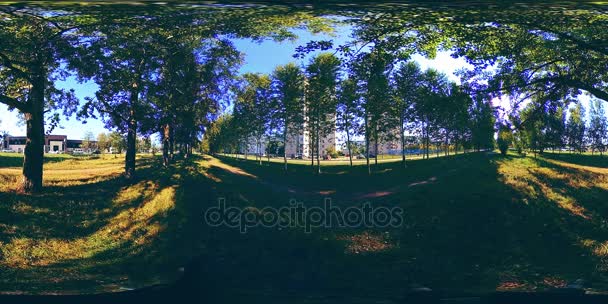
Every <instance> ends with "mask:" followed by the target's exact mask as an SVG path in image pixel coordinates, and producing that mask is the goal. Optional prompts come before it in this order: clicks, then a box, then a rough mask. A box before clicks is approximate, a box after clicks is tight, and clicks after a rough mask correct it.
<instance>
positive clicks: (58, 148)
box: [2, 135, 97, 153]
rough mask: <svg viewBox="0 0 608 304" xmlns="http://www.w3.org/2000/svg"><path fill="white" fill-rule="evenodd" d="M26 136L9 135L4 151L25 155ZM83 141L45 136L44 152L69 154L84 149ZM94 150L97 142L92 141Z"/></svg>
mask: <svg viewBox="0 0 608 304" xmlns="http://www.w3.org/2000/svg"><path fill="white" fill-rule="evenodd" d="M26 141H27V137H25V136H10V135H7V136H5V138H4V141H3V142H2V145H3V146H2V149H3V150H13V151H15V152H17V153H23V151H24V150H25V143H26ZM82 143H83V140H80V139H68V137H67V136H66V135H45V136H44V152H45V153H49V152H54V153H69V152H72V151H73V150H74V149H77V148H82ZM90 143H91V146H92V149H97V141H90Z"/></svg>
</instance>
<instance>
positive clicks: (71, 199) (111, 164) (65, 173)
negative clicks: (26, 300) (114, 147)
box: [0, 155, 185, 293]
mask: <svg viewBox="0 0 608 304" xmlns="http://www.w3.org/2000/svg"><path fill="white" fill-rule="evenodd" d="M10 157H13V156H12V155H11V156H10ZM155 163H156V162H155V161H152V159H151V158H150V157H149V156H143V157H138V172H140V174H141V176H140V179H139V181H137V182H135V183H128V182H124V181H122V179H121V177H120V174H121V173H122V172H123V166H124V160H123V159H122V157H120V158H118V157H117V158H114V157H113V156H109V157H108V156H106V157H100V158H73V157H65V159H64V160H62V161H61V162H55V163H47V164H46V165H45V175H44V178H45V181H44V185H45V191H44V192H43V193H41V194H36V195H26V194H21V193H19V192H14V191H13V189H15V188H13V187H15V186H16V185H15V183H16V182H17V180H18V178H19V174H20V170H18V169H16V168H0V170H3V171H2V173H3V175H0V176H2V177H3V179H5V180H11V179H13V180H14V181H15V183H13V184H10V183H8V184H3V185H2V186H3V187H2V189H0V198H2V205H0V213H3V214H4V216H1V218H0V222H2V224H1V225H0V268H3V269H7V270H10V271H8V272H7V271H5V272H0V286H3V287H2V288H1V289H0V292H9V291H10V292H15V291H19V290H13V289H14V288H23V286H24V285H22V284H24V283H25V282H30V283H29V284H30V287H27V288H26V289H25V290H24V291H26V292H61V293H73V292H83V291H86V290H89V291H90V292H91V291H92V292H99V291H113V290H116V289H117V288H119V287H120V286H119V285H120V284H126V285H128V286H130V287H134V286H141V285H142V284H144V285H147V284H151V283H153V282H155V281H158V280H159V279H160V278H159V277H158V275H161V276H165V277H167V276H168V277H172V276H175V275H176V274H177V273H176V272H175V269H176V268H177V266H175V268H174V269H172V270H171V271H169V272H167V274H162V273H160V274H157V275H154V271H155V270H154V269H155V268H158V267H166V266H167V265H164V263H166V262H167V261H170V260H172V258H170V257H169V256H167V255H166V254H167V253H168V252H169V251H168V249H163V248H165V247H166V246H169V245H168V244H169V243H170V242H172V240H171V239H172V237H171V236H170V235H167V233H168V232H166V230H167V228H168V227H169V226H168V225H169V223H170V222H171V223H179V222H180V221H181V220H176V219H175V215H174V214H172V212H174V211H175V209H176V208H179V207H177V206H176V191H177V187H178V185H179V181H180V180H179V179H172V178H175V177H176V176H177V175H176V174H170V172H167V174H170V175H169V176H166V177H164V176H163V172H162V170H159V168H158V167H156V168H151V166H155ZM143 172H148V173H143ZM178 213H183V211H178ZM184 220H185V219H184ZM172 229H173V230H175V228H172ZM180 256H182V254H178V255H176V258H179V257H180ZM183 262H184V261H180V263H183ZM142 263H143V264H146V263H149V264H150V266H152V265H157V266H154V267H150V268H149V269H143V270H141V271H138V270H135V269H132V267H133V266H134V265H141V264H142ZM159 263H160V264H159ZM175 263H176V261H174V262H171V264H173V265H175ZM124 267H127V269H123V268H124ZM104 269H105V270H104ZM149 272H152V274H151V275H148V276H147V277H146V276H145V275H144V277H143V278H140V279H138V280H135V281H133V280H132V279H129V280H128V282H123V283H120V282H121V281H123V279H124V278H128V277H129V275H128V274H129V273H131V274H137V273H149ZM156 272H158V271H156ZM165 279H166V278H165ZM76 282H81V283H76ZM15 284H16V285H15ZM11 286H14V287H11ZM17 286H21V287H17ZM53 286H54V287H53ZM111 286H113V287H111ZM12 288H13V289H12Z"/></svg>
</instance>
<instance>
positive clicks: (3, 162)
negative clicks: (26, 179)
mask: <svg viewBox="0 0 608 304" xmlns="http://www.w3.org/2000/svg"><path fill="white" fill-rule="evenodd" d="M70 159H73V158H71V157H63V156H52V157H49V156H47V155H45V157H44V163H45V164H50V163H59V162H63V161H66V160H70ZM21 166H23V154H8V155H7V154H0V168H6V167H21Z"/></svg>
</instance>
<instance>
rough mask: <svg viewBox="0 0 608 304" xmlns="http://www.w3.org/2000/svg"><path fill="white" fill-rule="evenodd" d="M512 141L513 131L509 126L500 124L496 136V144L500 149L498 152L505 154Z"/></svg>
mask: <svg viewBox="0 0 608 304" xmlns="http://www.w3.org/2000/svg"><path fill="white" fill-rule="evenodd" d="M512 142H513V132H512V131H511V128H509V126H507V125H505V124H501V125H500V127H498V136H497V139H496V144H497V145H498V150H500V154H502V155H507V151H508V150H509V147H510V146H511V143H512Z"/></svg>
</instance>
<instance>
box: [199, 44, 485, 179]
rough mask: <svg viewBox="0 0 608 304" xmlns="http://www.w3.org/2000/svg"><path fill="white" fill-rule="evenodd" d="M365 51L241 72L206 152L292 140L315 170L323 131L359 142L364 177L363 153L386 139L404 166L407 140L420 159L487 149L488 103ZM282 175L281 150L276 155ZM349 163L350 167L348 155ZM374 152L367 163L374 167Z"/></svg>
mask: <svg viewBox="0 0 608 304" xmlns="http://www.w3.org/2000/svg"><path fill="white" fill-rule="evenodd" d="M382 55H383V54H377V53H374V52H370V53H368V54H367V56H366V57H365V58H362V60H357V61H349V60H344V59H342V60H340V59H339V58H338V57H336V56H334V55H332V54H330V53H321V54H319V55H316V56H314V57H312V59H311V60H310V61H309V63H308V64H307V65H306V66H305V67H304V68H299V67H298V66H296V65H295V64H293V63H290V64H287V65H283V66H278V67H276V68H275V70H274V71H273V72H272V74H270V75H265V74H245V75H243V77H242V79H241V80H242V81H241V83H240V86H239V89H238V90H237V94H236V98H235V104H234V108H233V111H232V113H230V114H227V115H224V116H222V117H220V118H219V119H218V120H217V121H215V122H214V123H213V124H212V125H211V127H210V129H209V132H207V133H206V134H205V139H204V148H205V149H206V150H208V151H209V152H211V153H217V152H227V153H235V152H238V151H240V150H242V149H245V151H247V149H248V146H249V145H250V144H251V143H253V144H254V145H257V146H258V150H262V149H263V147H262V144H263V143H264V142H265V140H264V139H265V138H266V139H269V138H280V139H282V142H283V147H285V146H286V145H287V142H288V141H289V140H291V141H293V140H295V138H296V137H297V136H299V135H305V136H308V139H309V143H311V145H310V148H311V152H312V153H311V156H313V157H311V166H315V163H314V162H315V160H316V170H315V171H316V172H320V169H321V167H320V158H321V156H322V152H323V151H320V147H321V143H320V141H321V139H322V138H324V136H325V135H327V134H328V133H329V132H339V133H340V134H344V135H345V138H346V143H345V144H346V147H347V148H348V149H350V148H351V147H352V146H353V138H356V137H360V136H363V137H364V138H365V146H366V147H365V151H366V154H367V166H368V171H369V172H371V163H370V155H371V153H370V150H373V151H378V147H379V145H381V144H382V143H383V142H386V141H395V140H398V141H399V142H400V150H401V155H402V161H403V164H404V166H405V162H406V157H405V155H406V153H405V148H406V135H407V134H412V135H416V136H418V137H420V138H421V139H422V146H423V150H424V156H425V157H426V158H428V157H429V153H430V148H431V145H439V146H440V147H441V148H442V150H444V151H445V153H449V150H450V147H452V148H453V150H454V151H455V152H457V151H458V150H460V149H462V150H463V151H464V150H466V149H470V148H474V149H477V150H479V149H487V148H493V145H494V109H493V107H492V104H491V103H490V101H489V100H487V99H484V98H482V97H481V96H476V95H474V94H472V93H471V92H470V91H469V90H468V89H467V87H464V86H460V85H458V84H456V83H454V82H452V81H450V80H449V79H448V78H447V76H446V75H444V74H442V73H439V72H438V71H436V70H433V69H428V70H425V71H423V70H421V69H420V67H419V66H418V65H417V64H416V63H415V62H413V61H406V60H398V59H391V58H390V57H388V56H382ZM283 151H284V152H283V159H284V166H285V169H286V168H287V157H288V155H287V151H286V149H283ZM352 154H353V153H348V155H349V157H350V163H351V165H352V157H353V155H352ZM377 157H378V156H377V153H374V162H375V163H376V164H377V161H378V159H377Z"/></svg>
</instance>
